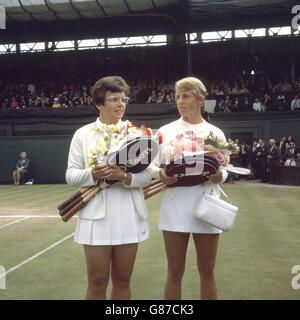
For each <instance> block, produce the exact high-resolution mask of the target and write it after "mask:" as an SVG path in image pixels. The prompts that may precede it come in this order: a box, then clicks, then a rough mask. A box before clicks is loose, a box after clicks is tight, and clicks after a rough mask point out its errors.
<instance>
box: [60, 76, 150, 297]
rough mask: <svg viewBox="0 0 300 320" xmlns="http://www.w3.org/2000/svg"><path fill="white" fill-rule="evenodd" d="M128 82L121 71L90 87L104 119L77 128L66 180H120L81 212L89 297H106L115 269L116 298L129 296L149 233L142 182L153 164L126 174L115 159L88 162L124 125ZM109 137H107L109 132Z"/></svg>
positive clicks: (79, 233)
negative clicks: (139, 251) (138, 256)
mask: <svg viewBox="0 0 300 320" xmlns="http://www.w3.org/2000/svg"><path fill="white" fill-rule="evenodd" d="M128 94H129V87H128V85H127V83H126V82H125V80H124V79H122V78H121V77H118V76H109V77H104V78H101V79H100V80H98V81H97V82H96V83H95V85H94V86H93V87H92V88H91V95H92V98H93V104H94V107H95V108H96V109H97V110H98V112H99V118H97V120H96V121H95V122H93V123H90V124H87V125H85V126H84V127H82V128H80V129H78V130H77V131H76V132H75V134H74V136H73V139H72V142H71V146H70V151H69V158H68V168H67V172H66V180H67V183H68V184H69V185H72V186H79V187H84V186H91V185H95V184H96V183H97V182H98V180H99V179H109V180H117V183H115V184H113V185H112V186H110V187H107V188H104V189H103V190H102V191H101V192H100V193H98V194H96V196H95V197H94V198H93V199H92V200H91V201H90V202H89V203H88V204H87V205H86V206H85V207H84V208H83V209H82V210H81V211H80V213H79V217H78V222H77V226H76V232H75V238H74V241H75V242H77V243H80V244H83V246H84V251H85V257H86V264H87V274H88V288H87V293H86V299H106V289H107V285H108V282H109V278H110V274H111V280H112V293H111V299H130V298H131V291H130V278H131V274H132V271H133V267H134V262H135V258H136V254H137V249H138V243H139V242H141V241H143V240H145V239H147V238H148V237H149V226H148V221H147V217H148V211H147V208H146V204H145V200H144V194H143V187H145V186H147V185H148V184H149V183H150V181H151V174H150V173H149V172H148V169H146V170H144V171H142V172H140V173H134V174H133V173H125V172H124V171H123V170H122V169H121V168H120V167H119V166H117V165H115V164H106V163H99V164H97V165H96V166H95V167H94V168H91V167H90V166H89V154H90V152H91V150H93V149H94V148H95V147H97V146H98V144H99V141H100V140H101V139H103V136H104V135H105V130H104V129H103V128H105V127H106V126H107V125H114V126H115V127H117V128H122V127H124V125H126V122H124V121H122V120H121V119H122V117H123V115H124V113H125V109H126V104H127V102H128V100H129V98H128ZM104 138H105V137H104ZM100 162H101V161H100Z"/></svg>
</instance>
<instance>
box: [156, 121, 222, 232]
mask: <svg viewBox="0 0 300 320" xmlns="http://www.w3.org/2000/svg"><path fill="white" fill-rule="evenodd" d="M186 131H193V132H194V134H196V135H197V136H198V137H202V138H204V137H205V136H207V135H208V134H209V132H210V131H212V132H213V134H214V135H216V136H218V137H219V138H220V139H221V140H222V142H226V138H225V135H224V133H223V132H222V130H220V129H219V128H217V127H216V126H214V125H212V124H210V123H208V122H206V121H205V120H203V122H201V123H199V124H190V123H188V122H186V121H184V120H183V119H182V118H180V119H178V120H176V121H174V122H171V123H169V124H167V125H165V126H163V127H161V128H160V129H159V130H158V132H159V133H160V134H162V144H161V145H160V152H159V159H157V163H161V161H162V160H163V153H164V150H165V148H167V146H168V145H169V144H170V142H171V141H172V140H174V139H175V137H176V136H177V135H178V134H181V133H184V132H186ZM219 171H221V172H222V182H224V181H225V180H226V178H227V175H228V174H227V171H226V170H225V169H224V168H222V167H219ZM151 173H152V176H153V177H155V178H158V177H159V168H158V166H154V165H152V166H151ZM209 191H212V192H214V193H215V194H216V195H217V196H220V193H219V191H218V189H217V188H216V187H215V185H214V184H213V183H212V182H210V181H207V182H205V183H203V184H201V185H196V186H190V187H174V188H167V189H166V190H165V191H164V192H163V194H162V200H161V209H160V219H159V229H160V230H166V231H174V232H191V233H221V232H222V231H221V230H220V229H217V228H215V227H212V226H210V225H208V224H206V223H204V222H202V221H200V220H199V219H198V218H197V217H195V216H194V213H193V211H194V208H195V206H196V204H197V201H198V199H199V198H200V196H201V194H202V193H203V192H209Z"/></svg>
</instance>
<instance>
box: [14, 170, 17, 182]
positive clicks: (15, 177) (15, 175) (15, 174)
mask: <svg viewBox="0 0 300 320" xmlns="http://www.w3.org/2000/svg"><path fill="white" fill-rule="evenodd" d="M13 180H14V185H16V184H17V173H16V171H14V172H13Z"/></svg>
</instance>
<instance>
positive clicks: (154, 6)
mask: <svg viewBox="0 0 300 320" xmlns="http://www.w3.org/2000/svg"><path fill="white" fill-rule="evenodd" d="M151 3H152V6H153V8H154V9H156V4H155V2H154V0H151Z"/></svg>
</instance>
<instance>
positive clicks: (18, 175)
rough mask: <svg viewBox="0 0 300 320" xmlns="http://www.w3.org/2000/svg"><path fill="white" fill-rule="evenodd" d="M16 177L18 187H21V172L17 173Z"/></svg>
mask: <svg viewBox="0 0 300 320" xmlns="http://www.w3.org/2000/svg"><path fill="white" fill-rule="evenodd" d="M16 177H17V185H19V184H20V179H21V174H20V172H16Z"/></svg>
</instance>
